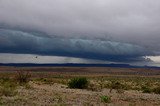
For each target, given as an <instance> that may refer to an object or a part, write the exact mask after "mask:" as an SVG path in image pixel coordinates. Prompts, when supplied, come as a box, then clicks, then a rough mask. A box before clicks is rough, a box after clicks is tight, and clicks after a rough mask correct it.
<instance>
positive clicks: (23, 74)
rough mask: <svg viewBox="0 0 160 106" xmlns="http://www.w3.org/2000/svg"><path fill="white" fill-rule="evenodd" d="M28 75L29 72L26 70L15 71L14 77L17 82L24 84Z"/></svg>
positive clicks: (29, 75) (27, 79)
mask: <svg viewBox="0 0 160 106" xmlns="http://www.w3.org/2000/svg"><path fill="white" fill-rule="evenodd" d="M30 77H31V74H30V73H29V72H28V71H17V74H16V76H15V79H16V81H17V82H18V83H19V84H25V83H28V82H29V80H30Z"/></svg>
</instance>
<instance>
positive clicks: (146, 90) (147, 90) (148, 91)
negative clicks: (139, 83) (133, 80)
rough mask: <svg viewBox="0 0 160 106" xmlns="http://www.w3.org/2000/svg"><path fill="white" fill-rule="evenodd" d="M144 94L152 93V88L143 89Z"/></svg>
mask: <svg viewBox="0 0 160 106" xmlns="http://www.w3.org/2000/svg"><path fill="white" fill-rule="evenodd" d="M142 92H143V93H151V92H152V90H151V89H150V88H148V87H142Z"/></svg>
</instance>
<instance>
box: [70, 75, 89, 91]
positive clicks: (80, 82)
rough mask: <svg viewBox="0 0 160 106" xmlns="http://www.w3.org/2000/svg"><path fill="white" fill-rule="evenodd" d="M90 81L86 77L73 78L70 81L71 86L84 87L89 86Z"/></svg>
mask: <svg viewBox="0 0 160 106" xmlns="http://www.w3.org/2000/svg"><path fill="white" fill-rule="evenodd" d="M88 83H89V81H88V80H87V78H85V77H77V78H73V79H71V80H70V81H69V82H68V86H69V88H79V89H84V88H87V87H88Z"/></svg>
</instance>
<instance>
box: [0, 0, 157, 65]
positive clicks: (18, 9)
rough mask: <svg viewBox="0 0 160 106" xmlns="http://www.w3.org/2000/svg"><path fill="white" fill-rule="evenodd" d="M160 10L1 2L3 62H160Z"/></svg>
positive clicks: (113, 3) (121, 4) (112, 3)
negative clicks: (37, 58)
mask: <svg viewBox="0 0 160 106" xmlns="http://www.w3.org/2000/svg"><path fill="white" fill-rule="evenodd" d="M159 10H160V1H159V0H132V1H131V0H0V62H6V61H7V62H15V61H18V60H16V59H17V56H19V57H21V59H22V61H21V62H28V60H27V59H26V57H27V55H24V54H29V55H30V56H32V57H34V56H35V55H38V56H39V55H40V56H42V57H43V58H45V59H41V60H38V61H39V62H56V61H57V60H56V59H54V61H51V58H49V57H47V56H54V58H55V57H56V58H59V59H60V61H61V62H66V61H65V59H66V58H67V59H69V60H70V61H67V62H82V63H83V62H86V61H87V62H94V61H96V62H97V61H98V62H100V63H101V62H102V61H103V62H108V61H110V62H122V63H135V62H137V63H140V62H143V63H146V64H148V62H149V63H150V62H151V61H152V60H153V61H155V62H157V60H158V62H159V60H160V58H159V56H160V43H159V42H160V12H159ZM6 53H7V54H6ZM5 54H6V55H7V56H6V55H5ZM15 54H16V56H15ZM18 54H20V55H18ZM22 54H23V55H22ZM8 55H10V56H11V57H12V59H9V60H8ZM58 56H60V57H58ZM146 56H147V57H146ZM2 57H3V58H2ZM4 57H5V58H4ZM13 58H14V59H13ZM62 58H63V59H62ZM73 58H74V59H73ZM75 58H76V59H75ZM148 58H150V59H151V60H149V59H148ZM78 59H79V60H80V61H79V60H78ZM31 60H32V59H30V61H31ZM43 60H45V61H43ZM47 60H48V61H47ZM60 61H57V62H58V63H59V62H60ZM18 62H19V61H18ZM31 62H36V61H35V60H32V61H31Z"/></svg>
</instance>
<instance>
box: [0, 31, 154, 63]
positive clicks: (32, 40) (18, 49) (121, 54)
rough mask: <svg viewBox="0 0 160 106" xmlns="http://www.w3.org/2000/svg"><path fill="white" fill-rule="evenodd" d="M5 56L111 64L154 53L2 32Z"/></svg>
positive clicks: (110, 43) (98, 42)
mask: <svg viewBox="0 0 160 106" xmlns="http://www.w3.org/2000/svg"><path fill="white" fill-rule="evenodd" d="M0 36H1V37H0V38H1V42H0V52H1V53H28V54H39V55H56V56H68V57H80V58H89V59H99V60H110V61H140V60H143V58H141V56H145V55H150V54H151V52H150V51H147V50H146V49H144V48H143V47H140V46H138V45H131V44H128V43H120V42H113V41H101V40H84V39H71V38H69V39H66V38H65V39H64V38H50V37H41V36H34V34H33V33H26V32H22V31H15V30H5V29H1V30H0Z"/></svg>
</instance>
